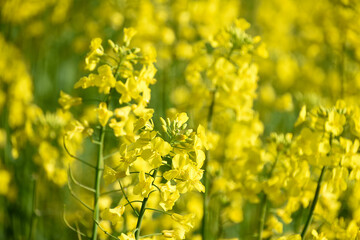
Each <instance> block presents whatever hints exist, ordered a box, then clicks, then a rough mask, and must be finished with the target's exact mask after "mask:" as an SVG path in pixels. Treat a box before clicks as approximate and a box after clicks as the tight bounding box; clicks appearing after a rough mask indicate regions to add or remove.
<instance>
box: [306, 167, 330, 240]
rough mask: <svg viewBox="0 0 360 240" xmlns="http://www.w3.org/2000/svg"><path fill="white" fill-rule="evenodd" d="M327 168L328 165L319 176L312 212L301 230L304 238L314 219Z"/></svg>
mask: <svg viewBox="0 0 360 240" xmlns="http://www.w3.org/2000/svg"><path fill="white" fill-rule="evenodd" d="M325 170H326V167H325V166H324V167H323V168H322V169H321V173H320V177H319V180H318V182H317V186H316V190H315V195H314V200H313V202H312V203H311V207H310V213H309V216H308V218H307V220H306V223H305V226H304V228H303V231H302V232H301V239H304V237H305V234H306V231H307V229H308V228H309V226H310V224H311V220H312V217H313V215H314V210H315V207H316V203H317V201H318V199H319V195H320V188H321V181H322V179H323V177H324V172H325Z"/></svg>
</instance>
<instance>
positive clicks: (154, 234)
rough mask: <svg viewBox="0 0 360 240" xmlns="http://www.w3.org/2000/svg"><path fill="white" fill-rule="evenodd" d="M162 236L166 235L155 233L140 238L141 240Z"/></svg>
mask: <svg viewBox="0 0 360 240" xmlns="http://www.w3.org/2000/svg"><path fill="white" fill-rule="evenodd" d="M161 235H164V234H162V233H153V234H148V235H143V236H140V237H139V238H140V239H141V238H148V237H153V236H161Z"/></svg>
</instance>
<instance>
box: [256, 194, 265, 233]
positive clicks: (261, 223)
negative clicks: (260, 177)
mask: <svg viewBox="0 0 360 240" xmlns="http://www.w3.org/2000/svg"><path fill="white" fill-rule="evenodd" d="M260 206H261V208H260V220H259V234H258V238H257V239H258V240H261V239H262V232H263V230H264V225H265V218H266V210H267V195H266V194H265V193H264V196H263V198H262V200H261V204H260Z"/></svg>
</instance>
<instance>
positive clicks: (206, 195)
mask: <svg viewBox="0 0 360 240" xmlns="http://www.w3.org/2000/svg"><path fill="white" fill-rule="evenodd" d="M215 95H216V89H215V90H213V91H212V98H211V103H210V107H209V113H208V116H207V125H208V126H207V128H208V130H210V129H211V128H212V126H211V125H212V119H213V115H214V107H215ZM205 154H206V160H205V163H204V170H205V171H204V177H203V179H204V180H203V181H204V186H205V193H204V202H203V218H202V224H201V235H202V239H208V234H209V231H208V226H209V225H208V222H209V212H208V209H209V195H210V194H209V190H210V179H209V178H210V176H209V171H208V162H209V159H210V152H209V150H207V151H206V153H205Z"/></svg>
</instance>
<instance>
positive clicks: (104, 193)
mask: <svg viewBox="0 0 360 240" xmlns="http://www.w3.org/2000/svg"><path fill="white" fill-rule="evenodd" d="M116 192H121V190H120V189H116V190H111V191H107V192H103V193H101V194H100V195H106V194H111V193H116Z"/></svg>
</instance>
